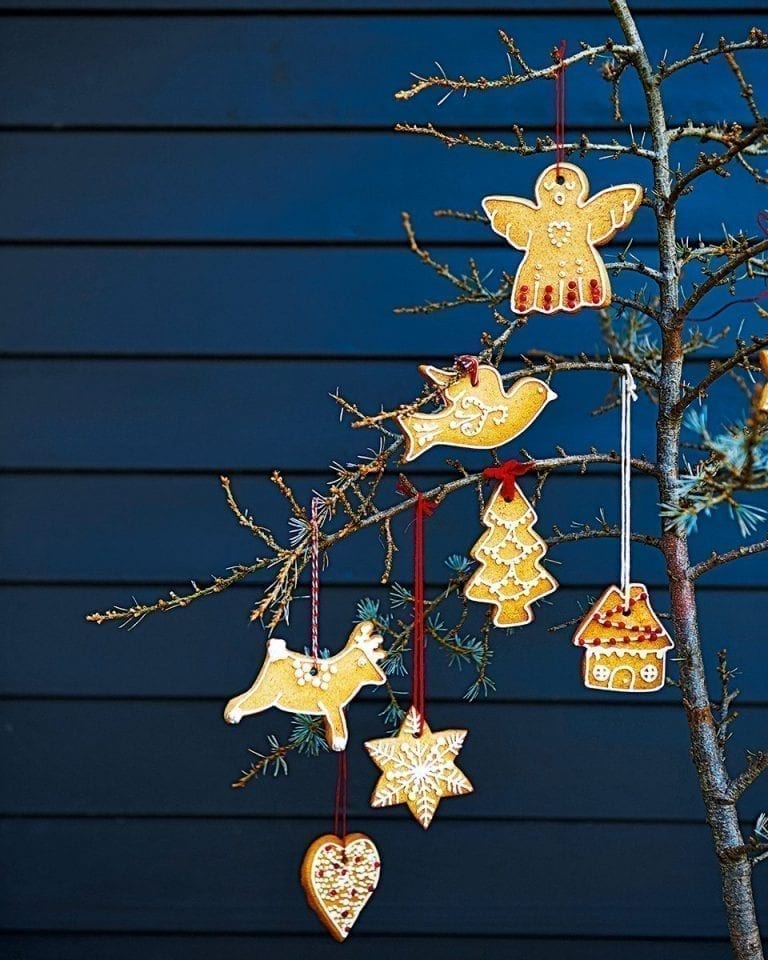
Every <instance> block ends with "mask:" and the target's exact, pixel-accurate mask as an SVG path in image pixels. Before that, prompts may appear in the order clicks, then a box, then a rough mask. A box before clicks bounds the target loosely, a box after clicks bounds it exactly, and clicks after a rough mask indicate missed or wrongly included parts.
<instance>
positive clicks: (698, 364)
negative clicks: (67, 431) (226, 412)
mask: <svg viewBox="0 0 768 960" xmlns="http://www.w3.org/2000/svg"><path fill="white" fill-rule="evenodd" d="M692 322H695V321H692ZM727 357H730V353H728V354H722V355H718V354H717V353H716V352H714V351H713V352H712V353H708V354H707V356H706V358H704V357H702V358H694V359H689V360H688V361H687V364H688V369H689V370H690V369H691V368H693V369H697V368H700V369H702V370H704V369H708V368H709V365H710V364H711V362H712V361H713V360H719V359H724V358H727ZM430 359H431V361H432V362H442V363H447V364H449V365H451V364H453V362H454V359H455V354H451V353H430ZM423 360H424V355H423V353H422V354H418V353H413V354H409V353H354V354H350V353H346V354H345V353H300V354H290V353H204V352H200V353H172V352H162V351H157V352H155V353H147V352H138V351H137V352H127V351H126V352H121V351H118V350H116V351H113V352H110V353H106V352H101V351H91V352H85V351H66V352H65V351H61V352H50V351H43V350H40V351H29V350H17V351H14V350H0V362H4V361H6V362H9V363H20V362H34V363H61V362H62V361H65V362H79V363H89V362H94V363H286V364H287V363H289V364H291V365H292V366H295V365H296V364H298V363H311V364H315V363H339V364H349V365H360V364H361V363H367V364H385V363H387V364H389V363H397V364H403V365H405V364H414V363H416V364H418V363H421V362H422V361H423ZM562 360H565V361H569V360H570V361H576V360H578V357H577V356H576V355H575V354H563V355H562ZM586 372H590V371H586Z"/></svg>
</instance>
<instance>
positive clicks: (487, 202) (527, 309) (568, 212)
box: [483, 163, 643, 314]
mask: <svg viewBox="0 0 768 960" xmlns="http://www.w3.org/2000/svg"><path fill="white" fill-rule="evenodd" d="M560 181H562V182H560ZM534 193H535V195H536V200H535V202H534V201H531V200H528V199H526V198H525V197H485V199H484V200H483V209H484V210H485V212H486V214H487V215H488V217H489V219H490V222H491V227H492V228H493V230H495V232H496V233H498V234H500V235H501V236H502V237H504V238H505V239H506V240H507V242H508V243H510V244H511V245H512V246H513V247H515V248H516V249H518V250H524V251H525V256H524V258H523V262H522V263H521V264H520V266H519V267H518V270H517V273H516V275H515V281H514V284H513V286H512V309H513V310H514V311H515V313H517V314H527V313H532V312H534V311H538V312H539V313H555V312H556V311H558V310H564V311H566V312H569V313H575V312H576V311H577V310H580V309H581V308H582V307H596V308H600V307H606V306H608V305H609V304H610V302H611V285H610V281H609V279H608V272H607V270H606V269H605V264H604V263H603V260H602V257H601V256H600V254H599V253H598V252H597V250H596V247H599V246H601V245H602V244H604V243H607V242H608V241H609V240H610V239H611V238H612V237H613V236H614V235H615V234H616V233H618V231H619V230H622V229H623V228H624V227H626V226H627V225H628V224H629V222H630V221H631V220H632V217H633V216H634V214H635V211H636V210H637V208H638V206H639V205H640V202H641V200H642V199H643V188H642V187H641V186H639V185H638V184H636V183H624V184H621V185H620V186H616V187H608V188H607V189H605V190H601V191H600V192H599V193H596V194H595V195H594V196H593V197H590V196H589V181H588V180H587V176H586V174H585V173H584V171H583V170H581V169H579V167H577V166H575V164H572V163H561V164H560V165H559V176H558V166H557V165H556V164H552V166H551V167H547V169H546V170H544V171H543V173H541V174H540V175H539V178H538V180H537V181H536V186H535V187H534Z"/></svg>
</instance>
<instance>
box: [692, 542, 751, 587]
mask: <svg viewBox="0 0 768 960" xmlns="http://www.w3.org/2000/svg"><path fill="white" fill-rule="evenodd" d="M766 550H768V539H766V540H760V541H758V542H757V543H748V544H744V546H741V547H736V548H735V549H733V550H728V551H727V552H726V553H713V554H712V555H711V556H709V557H708V558H707V559H706V560H702V561H701V563H697V564H696V565H695V566H693V567H691V569H690V572H689V574H688V575H689V577H690V579H691V580H697V579H698V578H699V577H701V576H703V575H704V574H705V573H709V571H710V570H714V569H715V568H716V567H722V566H723V565H724V564H726V563H732V562H733V561H734V560H742V559H743V558H744V557H753V556H755V555H756V554H758V553H764V552H765V551H766Z"/></svg>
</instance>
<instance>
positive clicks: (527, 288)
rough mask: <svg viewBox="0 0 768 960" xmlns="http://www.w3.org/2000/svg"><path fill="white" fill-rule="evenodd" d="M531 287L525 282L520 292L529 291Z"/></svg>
mask: <svg viewBox="0 0 768 960" xmlns="http://www.w3.org/2000/svg"><path fill="white" fill-rule="evenodd" d="M529 289H530V288H529V286H528V284H527V283H524V284H522V286H521V287H520V293H527V292H528V290H529Z"/></svg>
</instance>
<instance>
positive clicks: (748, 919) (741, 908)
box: [610, 0, 764, 960]
mask: <svg viewBox="0 0 768 960" xmlns="http://www.w3.org/2000/svg"><path fill="white" fill-rule="evenodd" d="M610 3H611V7H612V8H613V11H614V13H615V15H616V17H617V19H618V20H619V23H620V25H621V28H622V30H623V32H624V35H625V36H626V39H627V42H628V43H630V44H632V45H633V46H634V47H635V50H636V53H635V63H636V66H637V70H638V74H639V76H640V81H641V83H642V85H643V91H644V94H645V100H646V105H647V107H648V119H649V125H650V132H651V136H652V139H653V145H654V151H655V153H656V158H655V160H654V162H653V171H654V195H653V198H652V202H653V206H654V213H655V216H656V223H657V235H658V244H659V269H660V272H661V283H660V323H661V335H662V357H661V374H660V387H659V413H658V420H657V443H656V458H657V463H658V468H659V494H660V502H662V503H670V504H674V503H675V502H676V501H677V499H678V492H677V479H678V469H679V462H680V427H681V415H680V413H679V412H677V409H676V406H677V403H678V400H679V399H680V393H681V384H682V376H683V360H684V356H683V349H682V327H683V324H684V322H685V317H682V316H680V314H679V306H680V302H679V282H678V281H679V278H678V269H677V256H676V252H675V209H674V205H668V203H667V201H668V199H669V196H670V188H671V177H670V163H669V143H668V140H667V133H666V119H665V113H664V107H663V103H662V98H661V91H660V89H659V85H658V83H657V82H656V80H655V79H654V76H653V70H652V68H651V65H650V62H649V60H648V56H647V53H646V51H645V47H644V45H643V42H642V40H641V38H640V34H639V32H638V30H637V26H636V24H635V22H634V19H633V17H632V15H631V14H630V12H629V9H628V8H627V4H626V0H610ZM662 550H663V553H664V557H665V559H666V566H667V577H668V580H669V595H670V603H671V612H672V633H673V638H674V641H675V645H676V648H677V650H676V654H677V658H678V659H679V662H680V690H681V694H682V699H683V705H684V706H685V709H686V713H687V718H688V729H689V733H690V739H691V755H692V757H693V762H694V764H695V767H696V772H697V774H698V778H699V784H700V787H701V795H702V799H703V801H704V806H705V809H706V812H707V822H708V823H709V825H710V828H711V830H712V838H713V841H714V846H715V852H716V854H717V857H718V860H719V863H720V872H721V876H722V887H723V901H724V903H725V911H726V916H727V920H728V929H729V931H730V938H731V946H732V949H733V955H734V957H735V958H736V960H764V956H763V950H762V944H761V940H760V930H759V927H758V925H757V914H756V911H755V901H754V896H753V892H752V867H751V864H750V862H749V859H748V857H747V854H746V851H745V850H744V838H743V836H742V834H741V828H740V826H739V818H738V812H737V809H736V802H735V799H734V798H733V797H732V796H731V795H730V793H729V788H730V778H729V776H728V772H727V770H726V767H725V762H724V758H723V755H722V753H721V750H720V746H719V744H718V741H717V732H716V729H715V724H714V720H713V717H712V709H711V704H710V697H709V691H708V689H707V679H706V673H705V670H704V662H703V658H702V653H701V641H700V637H699V627H698V617H697V609H696V592H695V586H694V582H693V580H692V579H691V576H690V561H689V556H688V543H687V537H686V536H685V535H682V534H678V533H675V532H672V531H666V532H663V533H662Z"/></svg>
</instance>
